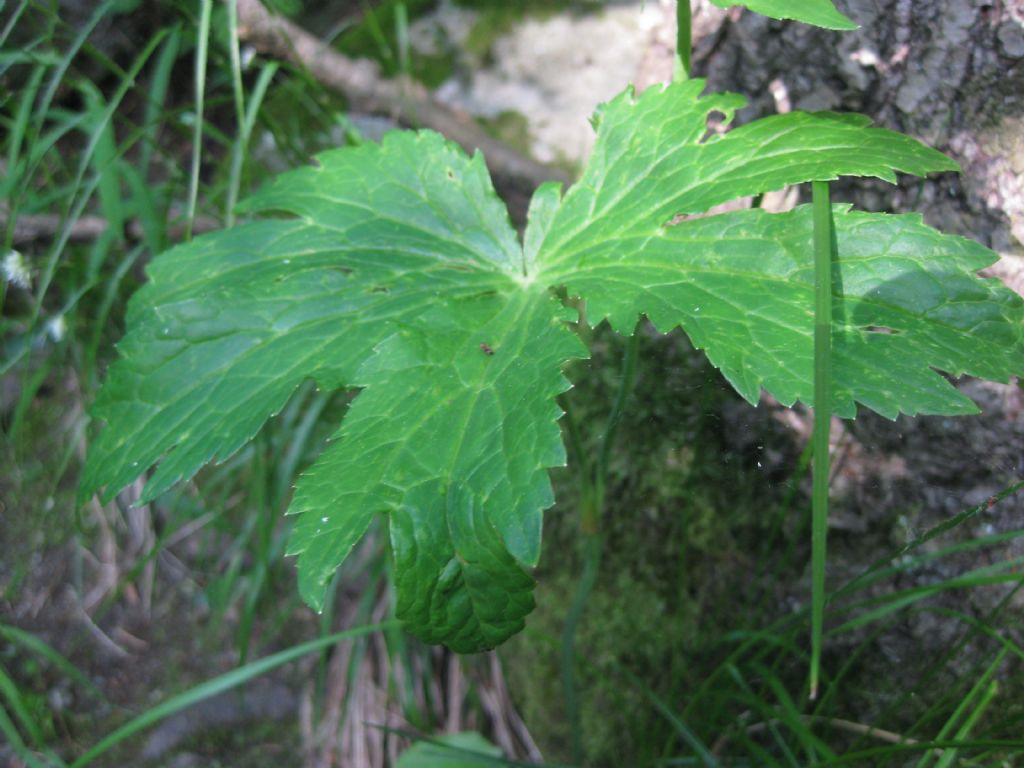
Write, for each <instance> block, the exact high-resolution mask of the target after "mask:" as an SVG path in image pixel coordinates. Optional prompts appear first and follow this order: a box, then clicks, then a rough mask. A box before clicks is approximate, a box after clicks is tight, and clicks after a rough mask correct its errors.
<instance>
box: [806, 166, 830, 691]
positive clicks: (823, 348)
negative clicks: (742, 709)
mask: <svg viewBox="0 0 1024 768" xmlns="http://www.w3.org/2000/svg"><path fill="white" fill-rule="evenodd" d="M811 196H812V199H813V205H814V434H813V436H812V441H813V443H814V448H813V451H812V455H813V458H812V491H811V518H812V521H811V582H812V583H811V673H810V677H811V679H810V698H811V701H813V700H814V699H816V698H817V697H818V680H819V677H820V673H821V641H822V632H823V627H824V623H825V554H826V547H825V542H826V537H827V534H828V476H829V452H828V443H829V426H830V424H831V422H832V254H833V238H834V235H833V231H832V207H831V205H830V204H829V189H828V182H827V181H814V182H811Z"/></svg>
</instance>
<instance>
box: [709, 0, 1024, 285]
mask: <svg viewBox="0 0 1024 768" xmlns="http://www.w3.org/2000/svg"><path fill="white" fill-rule="evenodd" d="M698 5H699V8H698V14H697V15H698V17H705V18H706V17H708V16H714V15H715V14H716V13H717V14H720V13H721V12H720V11H718V9H715V8H713V7H707V2H706V0H700V3H699V4H698ZM837 5H838V6H839V7H840V9H841V10H843V11H844V12H846V13H847V15H848V16H850V17H851V18H852V19H853V20H854V21H855V22H857V23H858V24H859V25H860V29H858V30H856V31H853V32H829V31H825V30H819V29H814V28H811V27H807V26H805V25H802V24H795V23H790V22H781V21H773V20H771V19H767V18H765V17H763V16H758V15H756V14H753V13H746V12H739V10H740V9H738V8H736V9H733V10H731V11H729V12H727V13H725V14H723V16H724V18H723V19H722V23H721V25H720V26H718V28H717V30H716V31H715V32H714V33H713V36H712V39H711V40H710V42H709V41H705V42H704V45H703V48H702V47H701V45H698V46H697V50H696V53H697V55H698V57H699V59H698V61H697V65H696V71H695V74H696V75H697V76H701V77H707V78H708V86H709V88H710V89H712V90H715V91H719V90H733V91H738V92H740V93H743V94H745V95H746V96H747V97H748V98H749V99H750V105H749V106H748V107H747V108H746V109H745V110H743V111H742V112H741V113H740V115H739V117H738V120H739V121H740V122H743V121H748V120H750V119H753V118H754V117H757V116H759V115H764V114H770V113H772V112H773V111H775V110H776V109H777V108H779V102H785V101H788V103H789V104H790V105H791V106H792V108H794V109H808V110H838V111H853V112H862V113H864V114H867V115H870V116H871V117H872V118H874V119H875V121H876V122H877V123H878V124H880V125H883V126H885V127H887V128H892V129H895V130H898V131H902V132H905V133H908V134H910V135H912V136H915V137H917V138H919V139H921V140H922V141H924V142H926V143H927V144H930V145H931V146H933V147H935V148H937V149H939V150H941V151H943V152H945V153H947V154H948V155H950V156H951V157H953V158H954V159H955V160H956V161H957V162H959V163H960V165H961V167H962V168H963V171H964V173H963V175H960V176H958V175H956V174H943V175H941V176H937V177H933V178H931V179H929V180H927V181H926V182H924V183H923V184H922V183H920V182H919V181H918V180H906V181H904V182H903V183H902V184H901V185H900V187H899V188H898V189H894V188H892V187H890V186H889V185H886V184H882V183H878V184H867V185H865V184H864V183H863V182H862V181H860V180H858V181H857V188H858V191H857V192H856V193H853V192H851V191H850V190H844V189H843V188H842V186H840V189H839V194H843V193H844V192H845V194H846V195H847V197H848V199H849V196H850V195H852V196H853V201H854V202H855V203H856V205H857V206H858V207H861V208H866V209H869V210H874V209H878V210H900V211H903V210H918V211H921V212H922V213H924V215H925V218H926V220H927V221H928V222H929V223H930V224H932V225H935V226H939V227H941V229H943V230H944V231H946V232H953V233H958V234H963V235H966V236H969V237H972V238H974V239H975V240H978V241H980V242H982V243H984V244H985V245H987V246H989V247H991V248H993V249H994V250H996V251H998V252H1000V253H1001V254H1003V256H1004V259H1003V261H1002V262H1001V263H1000V265H999V266H998V267H997V269H996V271H997V272H999V273H1000V276H1001V277H1003V278H1004V279H1005V280H1007V282H1008V283H1009V284H1010V285H1011V287H1013V288H1014V289H1015V290H1017V291H1018V292H1024V269H1022V265H1024V1H1022V0H991V1H989V2H987V1H985V0H837Z"/></svg>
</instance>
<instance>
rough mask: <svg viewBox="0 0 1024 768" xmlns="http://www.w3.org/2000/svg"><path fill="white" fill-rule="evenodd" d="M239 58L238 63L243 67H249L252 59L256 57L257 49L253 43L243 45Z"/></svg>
mask: <svg viewBox="0 0 1024 768" xmlns="http://www.w3.org/2000/svg"><path fill="white" fill-rule="evenodd" d="M238 58H239V62H238V63H239V64H240V65H241V67H242V69H248V68H249V65H250V64H252V60H253V59H254V58H256V49H255V48H253V47H252V46H251V45H243V46H242V50H241V53H240V55H239V57H238Z"/></svg>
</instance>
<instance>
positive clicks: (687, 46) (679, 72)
mask: <svg viewBox="0 0 1024 768" xmlns="http://www.w3.org/2000/svg"><path fill="white" fill-rule="evenodd" d="M692 57H693V22H692V19H691V15H690V0H677V2H676V66H675V71H674V72H673V73H672V80H673V82H681V81H683V80H689V79H690V67H691V61H692Z"/></svg>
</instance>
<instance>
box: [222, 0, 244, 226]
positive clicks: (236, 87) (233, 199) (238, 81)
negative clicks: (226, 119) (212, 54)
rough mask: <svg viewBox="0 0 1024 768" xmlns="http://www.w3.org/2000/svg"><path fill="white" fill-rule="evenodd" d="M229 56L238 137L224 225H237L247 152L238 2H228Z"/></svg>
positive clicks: (232, 0) (235, 0)
mask: <svg viewBox="0 0 1024 768" xmlns="http://www.w3.org/2000/svg"><path fill="white" fill-rule="evenodd" d="M228 54H229V58H230V61H231V95H232V99H233V100H234V102H235V122H237V123H238V136H237V137H236V138H235V143H234V146H232V152H231V179H230V181H229V183H228V199H227V203H225V206H224V207H225V211H224V225H225V226H227V227H231V226H234V224H235V205H236V204H237V203H238V185H239V181H240V178H241V173H242V153H243V152H244V151H245V145H244V141H245V139H244V136H245V129H244V127H243V126H244V125H245V93H244V91H243V89H242V60H241V56H240V55H239V52H238V0H228Z"/></svg>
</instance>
